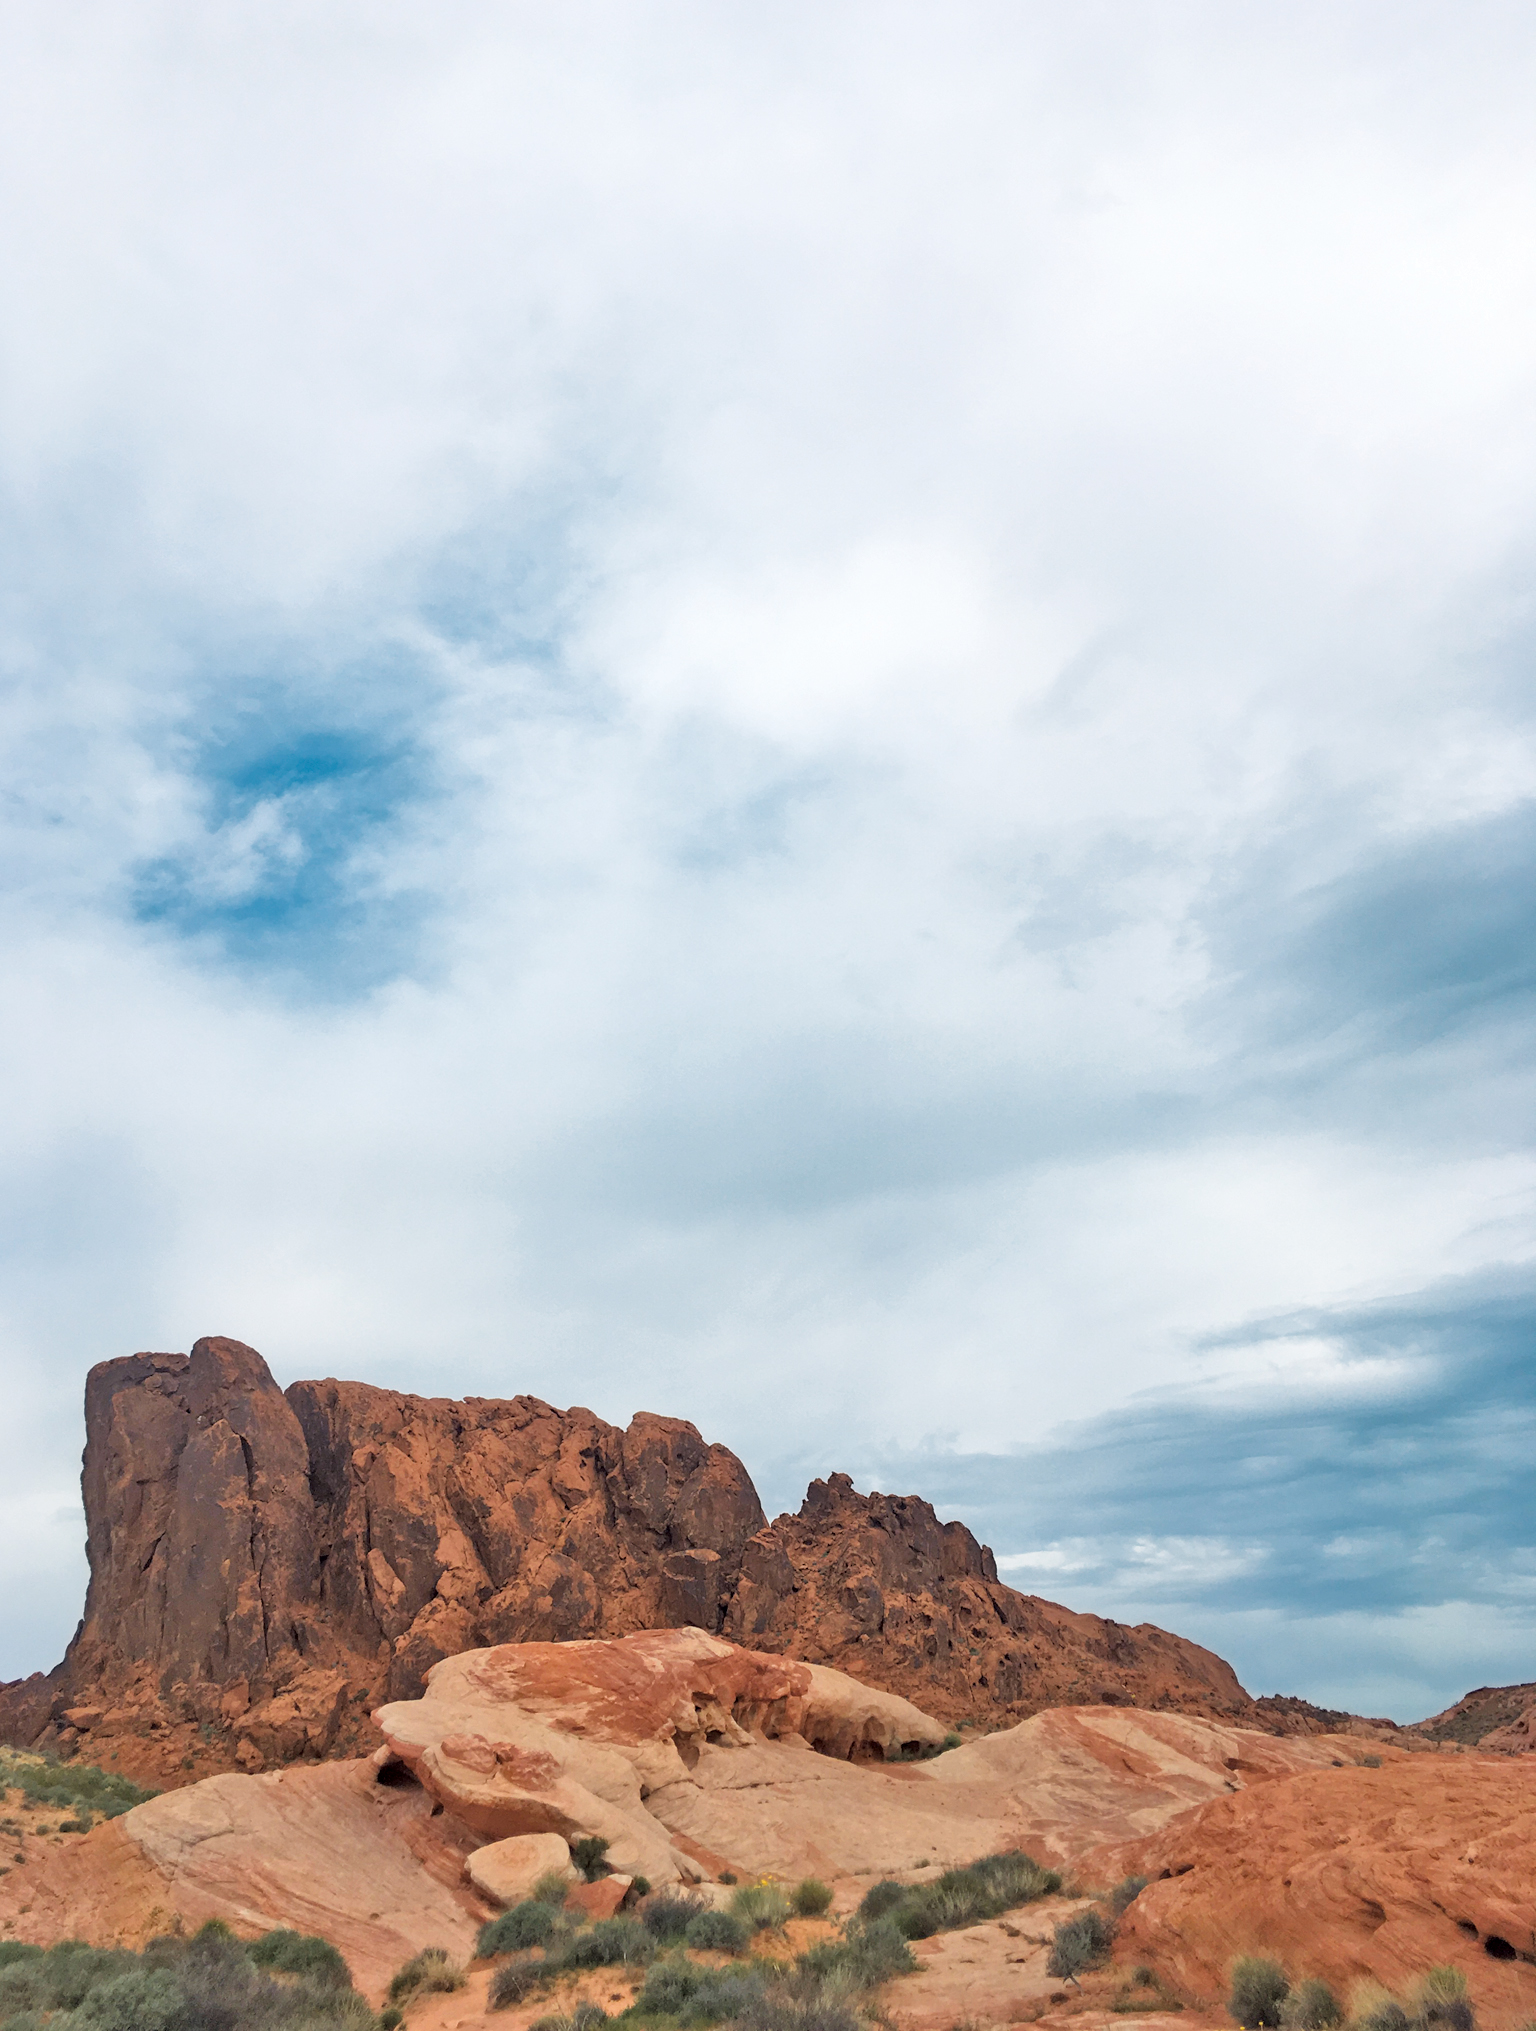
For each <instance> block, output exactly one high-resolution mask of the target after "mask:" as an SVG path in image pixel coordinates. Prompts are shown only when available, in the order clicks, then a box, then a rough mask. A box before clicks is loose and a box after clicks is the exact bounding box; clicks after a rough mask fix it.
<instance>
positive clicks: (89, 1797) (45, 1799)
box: [0, 1752, 159, 1819]
mask: <svg viewBox="0 0 1536 2031" xmlns="http://www.w3.org/2000/svg"><path fill="white" fill-rule="evenodd" d="M0 1759H3V1760H0V1785H9V1786H14V1787H15V1788H16V1789H18V1790H19V1791H21V1793H22V1794H23V1795H24V1797H25V1798H27V1799H28V1800H29V1801H30V1803H31V1804H33V1805H43V1806H52V1807H54V1808H55V1809H56V1810H63V1809H65V1808H68V1807H71V1806H74V1807H79V1806H88V1807H89V1808H90V1810H91V1811H92V1812H94V1813H97V1814H99V1816H100V1817H101V1818H102V1819H116V1818H117V1816H118V1814H119V1813H124V1812H131V1811H132V1809H133V1807H134V1806H136V1805H142V1804H143V1803H144V1801H145V1800H146V1799H147V1798H156V1797H158V1796H159V1794H158V1792H155V1791H149V1790H145V1789H143V1788H142V1787H141V1786H139V1785H137V1784H133V1783H131V1782H130V1781H129V1779H128V1778H126V1777H116V1776H114V1775H113V1774H112V1773H111V1772H110V1771H107V1770H99V1769H98V1768H97V1767H96V1765H95V1764H94V1763H57V1762H54V1761H53V1760H52V1759H50V1758H48V1757H45V1756H27V1755H17V1754H10V1755H5V1754H4V1752H0Z"/></svg>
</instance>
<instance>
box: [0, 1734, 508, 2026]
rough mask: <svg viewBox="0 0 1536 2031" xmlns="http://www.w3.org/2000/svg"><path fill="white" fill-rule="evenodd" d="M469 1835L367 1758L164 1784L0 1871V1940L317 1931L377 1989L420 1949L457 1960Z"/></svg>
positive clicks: (481, 1903) (464, 1923) (137, 1942)
mask: <svg viewBox="0 0 1536 2031" xmlns="http://www.w3.org/2000/svg"><path fill="white" fill-rule="evenodd" d="M474 1846H475V1838H474V1836H473V1835H472V1834H471V1833H470V1832H469V1830H468V1829H467V1828H466V1827H464V1826H463V1825H462V1824H460V1823H459V1822H457V1821H455V1820H454V1819H453V1818H452V1816H451V1815H449V1814H446V1813H443V1812H441V1811H438V1812H437V1813H436V1814H435V1815H434V1801H433V1800H432V1799H430V1798H429V1797H428V1796H427V1795H426V1793H425V1792H423V1791H422V1790H421V1789H420V1787H419V1786H415V1785H408V1786H403V1787H402V1786H399V1785H389V1784H381V1783H380V1782H379V1781H378V1766H377V1763H376V1762H375V1761H374V1760H373V1759H363V1760H359V1761H355V1762H347V1763H329V1764H326V1765H325V1766H323V1767H322V1768H319V1769H293V1770H280V1771H273V1772H271V1773H269V1774H268V1775H266V1776H262V1777H240V1776H222V1777H211V1778H208V1779H206V1780H205V1781H204V1782H202V1783H199V1784H193V1785H188V1786H186V1787H184V1788H183V1789H182V1790H180V1791H172V1792H166V1793H165V1794H164V1795H163V1796H162V1797H160V1798H153V1799H151V1800H150V1801H149V1803H148V1804H147V1805H139V1806H135V1807H134V1809H133V1811H132V1812H130V1813H126V1814H125V1815H124V1816H123V1818H121V1819H117V1820H112V1821H109V1822H108V1823H106V1824H105V1825H102V1826H99V1827H97V1828H96V1830H95V1831H94V1832H93V1833H90V1834H88V1835H86V1836H85V1838H84V1839H83V1840H79V1841H76V1842H75V1843H74V1844H73V1845H72V1846H71V1847H69V1848H66V1849H61V1850H59V1851H58V1852H57V1853H55V1854H51V1855H49V1856H47V1857H46V1858H44V1859H41V1860H39V1861H37V1862H35V1863H30V1864H28V1866H27V1867H26V1868H23V1869H16V1870H13V1871H12V1873H11V1874H10V1875H9V1876H8V1877H6V1878H5V1880H4V1881H3V1882H0V1936H3V1937H4V1938H6V1939H27V1940H33V1941H35V1942H36V1943H37V1944H39V1945H44V1946H46V1945H51V1944H52V1943H53V1942H54V1941H55V1940H58V1939H69V1938H86V1939H89V1940H91V1941H92V1942H93V1943H95V1944H100V1945H108V1944H116V1943H121V1944H123V1945H127V1946H133V1947H139V1946H142V1945H143V1943H144V1941H145V1940H147V1939H151V1938H153V1937H154V1936H155V1934H157V1933H162V1932H167V1931H171V1930H173V1929H175V1928H176V1927H178V1926H180V1927H181V1928H183V1929H185V1930H187V1931H193V1930H195V1929H196V1928H197V1926H199V1925H201V1924H202V1923H203V1921H204V1920H205V1919H209V1918H221V1919H223V1920H224V1921H225V1922H226V1923H227V1924H231V1925H233V1926H234V1927H235V1928H236V1929H237V1930H238V1931H239V1932H240V1933H242V1934H243V1935H244V1936H245V1937H247V1938H249V1937H254V1936H255V1935H256V1934H257V1933H260V1932H265V1931H268V1930H270V1929H271V1928H272V1927H274V1926H279V1925H286V1926H292V1927H294V1928H295V1929H296V1930H297V1931H300V1932H314V1933H319V1934H320V1935H321V1936H322V1937H323V1938H325V1939H329V1940H330V1941H331V1942H332V1944H333V1945H335V1946H337V1947H339V1948H340V1949H341V1951H342V1953H343V1954H345V1955H346V1958H347V1962H348V1965H349V1966H350V1967H351V1969H352V1973H353V1978H354V1980H355V1981H356V1982H357V1983H358V1985H359V1986H360V1987H362V1988H364V1989H365V1990H367V1991H368V1992H369V1993H371V1994H373V1995H375V1996H377V1995H378V1994H379V1993H380V1992H381V1991H382V1990H383V1989H384V1987H385V1986H386V1985H387V1983H388V1981H389V1977H390V1975H391V1974H392V1973H393V1972H394V1970H395V1969H396V1968H397V1967H399V1966H400V1964H401V1962H402V1961H405V1960H408V1959H409V1958H410V1956H411V1955H412V1954H413V1953H417V1952H419V1951H420V1950H421V1949H422V1948H423V1947H425V1946H446V1947H447V1948H448V1949H449V1951H450V1952H452V1953H455V1954H457V1955H460V1956H467V1955H468V1954H469V1953H470V1952H471V1951H472V1950H473V1946H474V1937H475V1932H476V1929H477V1927H478V1926H479V1925H480V1924H482V1923H483V1922H484V1920H485V1919H486V1918H487V1917H488V1916H490V1915H491V1913H492V1912H493V1911H494V1909H495V1906H494V1905H493V1904H491V1903H489V1902H488V1901H487V1900H485V1899H483V1898H481V1897H480V1896H479V1895H477V1894H476V1892H475V1891H474V1889H473V1887H472V1886H471V1885H470V1884H469V1883H468V1881H467V1880H466V1877H465V1861H466V1858H467V1856H468V1854H469V1853H470V1852H471V1850H472V1849H473V1848H474Z"/></svg>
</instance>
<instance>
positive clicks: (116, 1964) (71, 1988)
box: [37, 1939, 136, 2010]
mask: <svg viewBox="0 0 1536 2031" xmlns="http://www.w3.org/2000/svg"><path fill="white" fill-rule="evenodd" d="M135 1961H136V1956H135V1955H133V1954H131V1953H124V1952H121V1951H120V1950H119V1949H117V1948H115V1947H95V1946H87V1945H86V1944H85V1942H84V1940H80V1939H65V1940H61V1941H60V1942H59V1944H58V1945H57V1946H51V1947H49V1949H48V1951H47V1952H46V1953H45V1954H44V1955H43V1957H42V1960H41V1961H39V1962H38V1963H37V1966H38V1968H39V1971H40V1972H41V1974H42V1978H43V1984H44V1989H45V1993H46V1996H47V2001H48V2007H49V2008H50V2009H54V2010H74V2009H77V2008H78V2007H79V2005H80V2004H81V2003H83V2002H84V2001H85V1999H86V1997H87V1996H88V1995H89V1994H90V1992H91V1990H92V1989H94V1988H95V1987H96V1986H97V1985H98V1983H101V1982H109V1981H111V1980H112V1979H113V1977H114V1976H116V1975H123V1974H127V1972H128V1971H129V1969H130V1968H132V1967H133V1966H134V1964H135Z"/></svg>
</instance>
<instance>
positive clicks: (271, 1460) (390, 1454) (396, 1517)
mask: <svg viewBox="0 0 1536 2031" xmlns="http://www.w3.org/2000/svg"><path fill="white" fill-rule="evenodd" d="M83 1485H84V1492H85V1505H86V1517H87V1525H88V1542H89V1553H90V1566H91V1580H90V1590H89V1593H88V1595H87V1599H86V1609H85V1617H84V1620H83V1621H82V1623H81V1626H80V1630H79V1632H78V1634H77V1635H76V1638H75V1640H74V1642H73V1643H72V1644H71V1646H70V1649H69V1652H68V1655H67V1656H66V1658H65V1660H64V1662H63V1663H62V1664H61V1665H60V1666H58V1667H57V1669H56V1670H54V1671H53V1672H51V1673H49V1674H48V1675H47V1676H46V1677H44V1676H43V1675H41V1674H37V1675H34V1677H32V1678H31V1679H27V1680H23V1681H19V1682H17V1683H15V1684H13V1685H10V1686H7V1687H5V1688H3V1689H0V1738H4V1739H7V1740H11V1741H15V1742H22V1743H34V1742H51V1743H54V1744H57V1745H59V1746H61V1747H64V1748H65V1749H68V1748H70V1747H72V1746H74V1745H75V1744H76V1743H77V1742H79V1741H81V1740H82V1739H83V1740H85V1741H86V1742H87V1743H88V1745H89V1748H88V1753H89V1754H90V1755H91V1756H92V1758H93V1760H96V1761H102V1762H106V1763H107V1764H109V1765H115V1767H117V1768H119V1769H122V1770H124V1771H126V1772H129V1773H131V1774H134V1775H138V1776H141V1777H147V1778H150V1779H152V1780H154V1781H155V1782H158V1783H166V1782H185V1781H187V1780H188V1778H189V1777H199V1776H204V1775H207V1774H210V1773H211V1772H213V1771H215V1770H219V1769H230V1768H237V1767H238V1768H242V1769H245V1770H256V1769H260V1768H263V1767H268V1766H273V1765H278V1764H282V1763H285V1762H290V1761H294V1760H297V1759H304V1758H309V1759H313V1758H317V1757H322V1756H334V1755H344V1754H347V1753H351V1752H353V1751H355V1750H356V1749H357V1748H359V1747H362V1746H371V1743H372V1742H373V1741H375V1740H376V1739H377V1737H376V1736H373V1735H372V1733H371V1730H370V1729H369V1726H368V1723H367V1719H366V1716H367V1713H368V1710H369V1708H370V1707H371V1706H372V1705H374V1704H376V1703H377V1702H378V1701H379V1700H380V1699H384V1698H389V1699H399V1698H408V1697H411V1696H412V1695H414V1694H415V1693H417V1692H418V1691H419V1690H420V1688H421V1685H422V1682H423V1679H424V1675H425V1673H426V1672H427V1670H428V1669H429V1668H430V1667H431V1666H432V1665H433V1664H434V1663H436V1662H437V1661H438V1660H439V1659H440V1658H443V1657H447V1656H451V1655H454V1654H456V1653H458V1652H461V1651H464V1650H468V1649H471V1648H475V1647H480V1646H488V1645H492V1644H500V1643H507V1642H527V1641H535V1640H536V1641H563V1640H569V1639H571V1638H577V1637H582V1638H587V1637H610V1636H622V1635H626V1634H629V1633H631V1632H634V1631H638V1630H642V1629H654V1628H665V1627H678V1626H695V1627H699V1628H702V1629H705V1630H708V1631H711V1632H720V1633H723V1634H724V1635H726V1636H727V1637H729V1638H730V1639H732V1640H733V1641H735V1642H739V1643H743V1644H746V1645H748V1646H749V1647H751V1648H754V1649H757V1650H767V1651H774V1652H791V1653H794V1654H796V1655H798V1656H800V1657H803V1658H805V1659H807V1660H809V1661H810V1662H812V1663H818V1664H826V1665H832V1666H836V1667H837V1668H839V1669H842V1670H847V1671H851V1672H852V1673H853V1674H854V1675H855V1676H856V1677H859V1678H861V1679H864V1680H866V1681H868V1682H869V1683H872V1684H875V1685H879V1686H883V1687H885V1688H887V1689H889V1690H891V1691H893V1692H897V1693H901V1694H904V1695H907V1696H909V1697H912V1698H915V1699H916V1700H917V1701H918V1702H919V1703H920V1704H921V1705H922V1706H923V1708H924V1709H925V1710H927V1711H929V1712H931V1713H934V1714H936V1715H937V1716H939V1717H940V1718H941V1719H943V1720H945V1721H948V1722H958V1721H961V1720H965V1721H970V1722H973V1723H980V1724H983V1725H988V1726H995V1725H997V1724H998V1723H999V1722H1007V1721H1011V1720H1018V1719H1020V1718H1022V1717H1023V1716H1024V1715H1026V1714H1029V1713H1033V1712H1035V1711H1037V1710H1039V1709H1040V1708H1042V1707H1045V1706H1049V1705H1052V1704H1056V1703H1061V1702H1068V1703H1079V1704H1083V1703H1111V1704H1113V1703H1124V1704H1127V1705H1139V1706H1155V1707H1163V1708H1169V1709H1175V1710H1179V1711H1184V1712H1191V1713H1204V1714H1210V1715H1216V1716H1221V1717H1227V1718H1246V1719H1253V1718H1255V1717H1257V1714H1258V1710H1257V1708H1256V1707H1255V1704H1254V1702H1252V1701H1251V1700H1249V1698H1248V1697H1247V1695H1246V1694H1245V1693H1244V1691H1243V1689H1242V1687H1241V1686H1240V1685H1239V1684H1238V1682H1237V1680H1236V1678H1235V1677H1234V1676H1233V1673H1232V1671H1231V1669H1230V1668H1229V1667H1228V1666H1227V1665H1226V1664H1224V1663H1223V1662H1222V1661H1221V1660H1220V1659H1219V1658H1218V1657H1215V1656H1214V1655H1213V1654H1212V1653H1211V1652H1209V1651H1207V1650H1202V1649H1201V1648H1200V1647H1199V1645H1197V1644H1193V1643H1189V1642H1186V1641H1184V1640H1183V1639H1182V1638H1180V1637H1177V1636H1171V1635H1169V1634H1167V1633H1166V1632H1165V1631H1163V1630H1160V1629H1156V1628H1153V1627H1152V1626H1150V1625H1148V1624H1142V1625H1140V1626H1139V1627H1137V1628H1134V1629H1128V1628H1125V1627H1122V1626H1121V1625H1119V1624H1117V1623H1114V1622H1109V1621H1103V1620H1101V1619H1100V1618H1099V1617H1097V1616H1093V1615H1077V1614H1073V1613H1072V1612H1071V1610H1069V1609H1066V1608H1062V1607H1057V1606H1056V1605H1054V1604H1053V1603H1051V1602H1048V1601H1042V1600H1039V1599H1036V1598H1035V1597H1033V1596H1030V1595H1025V1594H1019V1593H1016V1592H1015V1591H1014V1590H1013V1589H1012V1588H1011V1587H1006V1586H1003V1585H1001V1584H1000V1583H999V1581H998V1578H997V1570H996V1566H995V1563H994V1561H993V1558H992V1554H991V1552H990V1551H988V1550H987V1549H986V1547H985V1546H983V1545H980V1544H978V1543H977V1542H976V1540H975V1538H974V1537H972V1536H971V1534H970V1532H969V1531H968V1530H966V1529H965V1528H964V1526H963V1525H961V1524H958V1523H949V1524H940V1523H939V1522H938V1520H937V1518H936V1517H935V1516H934V1513H933V1510H932V1509H931V1508H930V1507H929V1505H928V1504H927V1503H926V1502H921V1501H919V1500H917V1499H916V1498H915V1497H893V1496H885V1495H869V1496H861V1495H858V1494H856V1493H855V1492H854V1489H853V1486H852V1483H851V1482H850V1481H849V1479H848V1477H847V1476H846V1475H841V1474H835V1475H833V1476H832V1477H831V1479H830V1480H828V1481H815V1482H812V1484H811V1487H810V1491H809V1493H808V1494H807V1497H806V1500H805V1503H804V1505H803V1506H802V1508H801V1511H800V1513H799V1515H798V1516H782V1517H780V1518H779V1519H778V1521H777V1522H776V1523H773V1524H771V1525H770V1524H768V1523H767V1522H766V1520H765V1518H764V1515H763V1511H762V1507H761V1505H760V1503H759V1501H758V1498H757V1494H756V1491H755V1490H754V1488H753V1486H752V1483H751V1481H750V1479H749V1478H748V1475H747V1473H746V1470H745V1468H744V1467H743V1466H742V1465H741V1462H740V1461H739V1460H737V1459H736V1457H735V1456H734V1454H732V1453H730V1452H729V1451H727V1449H726V1448H725V1447H723V1446H718V1445H709V1444H707V1443H706V1442H705V1441H704V1439H702V1438H701V1437H700V1435H699V1433H698V1432H697V1431H696V1430H695V1428H694V1427H693V1426H692V1425H691V1424H687V1423H685V1422H684V1421H683V1420H681V1419H678V1418H664V1417H653V1416H649V1415H645V1414H642V1415H639V1416H637V1417H635V1418H634V1419H633V1420H632V1421H631V1423H630V1424H629V1425H628V1426H627V1427H626V1428H624V1429H622V1430H621V1429H619V1428H618V1427H617V1426H614V1425H610V1424H605V1423H604V1422H603V1421H602V1420H601V1419H600V1418H598V1417H596V1416H594V1415H593V1413H592V1412H591V1411H587V1410H581V1409H574V1410H569V1411H558V1410H554V1409H552V1408H551V1407H550V1406H549V1405H548V1404H545V1403H541V1402H539V1401H538V1400H537V1399H536V1398H534V1397H528V1396H519V1397H513V1398H511V1399H509V1400H507V1401H504V1402H503V1401H498V1400H494V1399H490V1398H474V1397H471V1398H469V1399H467V1400H465V1401H463V1402H453V1401H450V1400H447V1399H445V1398H435V1397H434V1398H426V1397H418V1396H407V1395H402V1394H400V1393H398V1392H396V1391H393V1390H387V1389H374V1388H370V1387H368V1386H366V1385H365V1384H362V1383H350V1382H334V1381H328V1382H299V1383H295V1384H294V1385H293V1386H292V1387H291V1388H290V1389H289V1390H288V1391H287V1392H286V1394H285V1393H284V1392H283V1391H281V1390H279V1389H278V1387H277V1385H276V1383H275V1382H274V1381H273V1379H272V1377H271V1375H270V1373H269V1372H268V1370H267V1367H266V1364H265V1362H263V1360H262V1359H261V1356H260V1355H259V1354H257V1353H255V1352H254V1350H253V1349H251V1348H249V1347H246V1346H243V1345H241V1344H240V1343H239V1342H238V1341H235V1340H227V1339H216V1338H215V1339H206V1340H200V1341H198V1343H197V1345H196V1346H195V1347H194V1348H193V1350H192V1353H191V1355H190V1356H187V1355H183V1354H136V1355H132V1356H129V1357H126V1358H124V1359H121V1360H116V1361H108V1362H104V1363H102V1364H101V1365H100V1366H99V1367H97V1368H94V1369H93V1370H92V1371H91V1374H90V1377H89V1380H88V1382H87V1386H86V1447H85V1469H84V1476H83Z"/></svg>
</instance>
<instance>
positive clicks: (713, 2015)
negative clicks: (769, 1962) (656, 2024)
mask: <svg viewBox="0 0 1536 2031" xmlns="http://www.w3.org/2000/svg"><path fill="white" fill-rule="evenodd" d="M701 1973H702V1976H703V1979H702V1980H701V1981H700V1982H699V1984H698V1986H697V1988H695V1990H694V1992H693V1994H692V1995H691V1996H690V1997H689V1998H688V2001H687V2002H686V2003H685V2004H684V2005H683V2007H682V2009H681V2010H680V2011H679V2012H678V2015H679V2017H680V2019H681V2021H682V2022H683V2023H684V2024H688V2025H693V2024H720V2023H724V2022H726V2021H727V2020H729V2021H730V2022H732V2023H736V2022H739V2021H740V2020H742V2019H743V2018H744V2017H746V2015H747V2014H748V2013H749V2012H750V2011H751V2010H752V2009H754V2008H755V2007H756V2006H757V2005H758V2004H759V2003H760V2002H761V2001H762V1999H763V1997H764V1995H765V1994H766V1993H767V1986H768V1984H767V1977H766V1976H765V1975H764V1974H763V1973H762V1972H761V1970H760V1969H757V1968H705V1969H703V1970H701Z"/></svg>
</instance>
